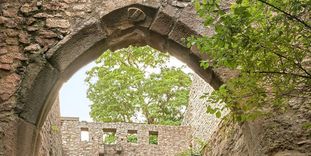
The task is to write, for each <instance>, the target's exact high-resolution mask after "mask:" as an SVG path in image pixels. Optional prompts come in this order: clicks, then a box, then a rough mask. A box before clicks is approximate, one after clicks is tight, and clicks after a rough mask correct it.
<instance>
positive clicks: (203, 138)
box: [182, 74, 221, 152]
mask: <svg viewBox="0 0 311 156" xmlns="http://www.w3.org/2000/svg"><path fill="white" fill-rule="evenodd" d="M212 91H213V88H212V87H211V86H210V85H209V84H208V83H206V82H205V81H204V80H203V79H202V78H200V77H199V76H198V75H196V74H194V75H193V80H192V85H191V89H190V96H189V104H188V107H187V110H186V113H185V116H184V119H183V122H182V125H188V126H190V127H191V128H192V130H191V131H192V137H193V138H192V146H193V149H194V151H196V152H199V151H200V148H202V145H204V144H206V143H207V142H208V141H209V140H210V138H211V136H212V134H213V133H214V132H215V131H216V130H218V124H219V123H220V121H221V120H220V119H218V118H216V117H215V115H211V114H208V113H206V106H207V105H211V106H212V107H215V106H216V105H215V104H211V103H209V102H207V101H206V98H201V96H202V95H204V93H211V92H212ZM217 106H218V105H217Z"/></svg>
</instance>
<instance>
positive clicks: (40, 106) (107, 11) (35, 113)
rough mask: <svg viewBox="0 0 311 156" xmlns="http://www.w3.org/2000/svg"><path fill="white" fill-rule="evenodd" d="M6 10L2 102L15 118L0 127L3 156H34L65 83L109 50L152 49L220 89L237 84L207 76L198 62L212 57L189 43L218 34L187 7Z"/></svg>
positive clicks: (108, 3)
mask: <svg viewBox="0 0 311 156" xmlns="http://www.w3.org/2000/svg"><path fill="white" fill-rule="evenodd" d="M0 4H1V8H2V10H3V11H2V15H3V16H0V24H1V26H2V27H1V30H3V33H1V35H2V37H1V38H3V37H6V38H7V39H6V40H3V41H2V40H1V43H2V42H3V44H2V48H1V61H0V63H1V64H0V65H1V69H2V70H3V72H1V73H0V74H1V85H2V87H3V88H4V91H2V92H1V93H0V94H1V102H2V103H3V104H5V105H4V106H5V108H9V109H8V110H6V109H3V112H4V113H5V112H10V114H7V116H5V117H4V121H3V122H2V121H1V122H0V124H2V125H4V126H2V127H4V128H2V129H0V149H1V150H2V149H3V150H2V151H4V152H3V153H4V154H8V153H11V154H12V153H13V155H35V153H36V147H37V145H38V144H40V140H39V139H38V138H39V137H38V135H39V131H40V128H41V126H42V125H43V122H44V120H45V118H46V115H47V113H48V112H49V110H50V107H51V105H52V104H53V102H54V100H55V97H56V95H57V92H58V90H59V89H60V87H61V85H62V83H63V82H65V81H66V80H67V79H68V78H70V76H71V75H72V74H73V73H74V72H75V71H77V70H78V69H79V68H80V67H82V66H83V65H85V64H86V63H88V62H90V61H92V60H94V59H95V58H97V57H98V56H99V55H100V54H101V53H102V52H103V51H105V50H106V49H111V50H115V49H119V48H123V47H127V46H128V45H150V46H152V47H154V48H156V49H158V50H160V51H168V52H169V53H170V54H171V55H173V56H175V57H177V58H178V59H180V60H181V61H183V62H185V63H186V64H187V65H188V66H189V67H190V68H192V69H193V70H194V71H195V72H196V73H197V74H198V75H200V76H201V77H202V78H203V79H204V80H205V81H206V82H208V83H209V84H210V85H211V86H213V87H214V88H217V87H219V85H221V84H222V82H223V81H224V80H225V79H226V77H230V74H227V73H229V72H226V71H224V70H222V71H219V70H218V71H215V70H214V69H213V68H212V67H210V68H208V69H206V70H203V69H202V68H200V66H199V61H200V60H201V59H206V56H203V55H201V54H200V53H199V52H198V51H197V50H196V49H195V48H193V47H192V48H187V47H186V46H185V43H184V42H183V41H182V39H183V38H186V37H189V36H191V35H195V36H198V35H208V34H209V33H212V31H211V30H207V29H205V28H204V26H203V25H202V24H201V19H199V18H198V17H197V16H196V14H195V10H194V8H193V6H192V5H191V2H188V1H179V0H177V1H160V0H148V1H145V0H143V1H142V0H131V1H115V0H114V1H112V0H97V1H92V2H91V1H83V2H79V1H77V0H59V1H57V2H56V1H53V2H46V1H36V2H30V3H19V2H17V1H16V2H15V1H8V2H1V3H0ZM15 31H16V32H17V33H15ZM7 51H14V52H13V53H8V52H7ZM1 108H2V107H1ZM1 111H2V109H1ZM1 135H3V136H1ZM1 154H2V153H1Z"/></svg>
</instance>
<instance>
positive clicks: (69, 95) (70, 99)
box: [60, 57, 192, 121]
mask: <svg viewBox="0 0 311 156" xmlns="http://www.w3.org/2000/svg"><path fill="white" fill-rule="evenodd" d="M169 65H170V66H175V67H180V66H182V65H185V64H184V63H182V62H180V61H179V60H178V59H176V58H174V57H170V62H169ZM94 66H95V62H91V63H90V64H88V65H86V66H84V67H83V68H81V69H80V70H79V71H77V72H76V73H75V74H74V75H73V76H72V77H71V78H70V79H69V80H68V81H67V82H66V83H64V84H63V87H62V88H61V89H60V110H61V116H66V117H79V118H80V120H83V121H92V119H91V117H90V115H89V112H90V111H91V109H90V107H89V106H90V105H91V102H90V100H89V99H88V98H87V97H86V92H87V85H86V83H85V82H84V79H85V78H86V71H88V70H90V69H91V68H92V67H94ZM185 66H186V65H185ZM186 67H187V66H186ZM185 72H187V73H192V70H191V69H190V68H188V67H187V68H186V69H185Z"/></svg>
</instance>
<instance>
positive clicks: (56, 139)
mask: <svg viewBox="0 0 311 156" xmlns="http://www.w3.org/2000/svg"><path fill="white" fill-rule="evenodd" d="M59 106H60V105H59V98H57V100H56V101H55V103H54V104H53V106H52V108H51V111H50V112H49V114H48V116H47V119H46V121H45V122H44V125H43V127H42V130H41V132H40V135H41V147H39V155H40V156H62V137H61V119H60V108H59Z"/></svg>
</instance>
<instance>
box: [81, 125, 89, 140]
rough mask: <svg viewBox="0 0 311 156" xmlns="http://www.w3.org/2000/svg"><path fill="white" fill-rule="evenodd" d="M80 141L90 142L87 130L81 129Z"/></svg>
mask: <svg viewBox="0 0 311 156" xmlns="http://www.w3.org/2000/svg"><path fill="white" fill-rule="evenodd" d="M81 141H90V133H89V129H88V128H81Z"/></svg>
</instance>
